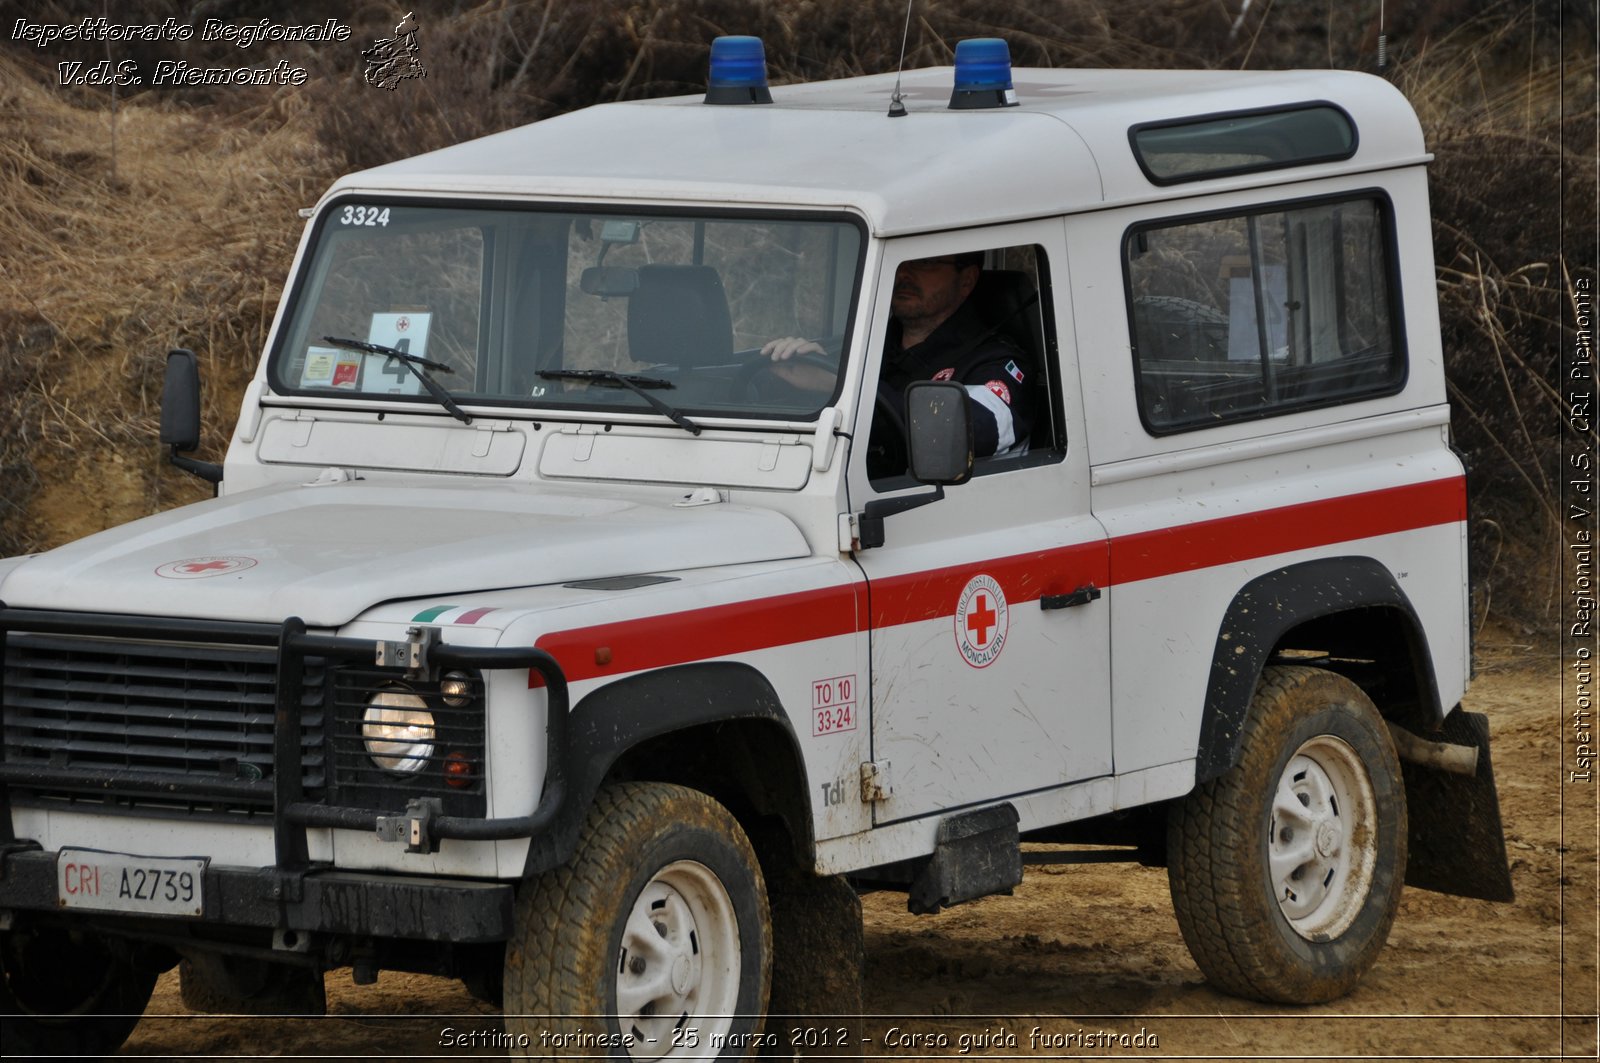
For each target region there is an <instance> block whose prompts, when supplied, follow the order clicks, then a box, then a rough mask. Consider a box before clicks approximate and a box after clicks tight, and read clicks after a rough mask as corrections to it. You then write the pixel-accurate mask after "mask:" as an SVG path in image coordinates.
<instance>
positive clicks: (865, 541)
mask: <svg viewBox="0 0 1600 1063" xmlns="http://www.w3.org/2000/svg"><path fill="white" fill-rule="evenodd" d="M943 498H944V488H943V487H935V488H934V489H933V491H932V492H931V493H929V494H925V495H897V496H896V497H894V498H875V499H873V500H872V501H871V502H868V503H867V505H866V508H865V509H864V510H862V512H861V516H860V517H859V518H858V519H857V521H856V528H857V531H858V532H859V533H860V535H859V541H860V543H861V549H863V550H870V549H872V548H873V547H877V546H882V545H883V544H884V538H883V521H884V518H885V517H892V516H894V515H895V514H896V513H904V512H906V511H907V510H910V509H919V508H921V507H922V506H926V505H928V504H930V503H933V502H938V501H940V500H941V499H943Z"/></svg>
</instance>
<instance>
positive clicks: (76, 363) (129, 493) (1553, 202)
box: [0, 0, 1595, 630]
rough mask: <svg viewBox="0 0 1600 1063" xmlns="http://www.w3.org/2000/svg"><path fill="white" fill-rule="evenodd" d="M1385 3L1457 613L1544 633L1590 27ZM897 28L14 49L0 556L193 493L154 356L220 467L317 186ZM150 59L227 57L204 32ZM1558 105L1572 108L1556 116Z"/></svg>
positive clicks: (1103, 46) (1315, 52)
mask: <svg viewBox="0 0 1600 1063" xmlns="http://www.w3.org/2000/svg"><path fill="white" fill-rule="evenodd" d="M0 3H3V0H0ZM101 6H102V5H101V0H44V2H42V3H41V4H40V5H39V10H38V11H37V12H35V14H34V17H36V18H41V19H43V18H46V17H52V18H55V19H57V20H62V21H71V20H74V19H76V18H78V17H81V16H82V15H84V14H93V15H98V14H100V13H101ZM142 6H143V8H145V9H147V10H145V11H144V12H143V15H145V16H147V17H148V18H149V19H150V20H151V21H158V20H159V19H160V18H161V17H163V16H164V15H166V14H172V15H174V16H175V17H179V18H182V17H184V15H185V11H184V10H183V9H181V6H180V5H179V4H178V3H177V0H148V2H147V3H145V4H144V5H142ZM213 6H216V5H213ZM258 6H262V5H256V4H252V3H250V2H249V0H234V2H231V3H229V4H226V5H222V6H221V7H218V10H219V11H220V12H221V17H225V18H228V19H230V20H234V21H252V20H254V19H255V18H258V17H261V16H262V15H269V16H270V17H272V18H274V19H276V20H280V21H312V20H315V19H319V18H321V17H323V13H322V11H321V9H320V7H318V6H317V5H313V4H310V3H309V2H305V3H302V2H300V0H289V2H287V3H280V4H277V5H272V7H271V10H270V11H269V10H266V9H265V7H263V9H262V10H260V11H257V10H256V8H257V7H258ZM1377 6H1378V5H1377V3H1376V0H1371V2H1367V0H1361V2H1357V3H1353V4H1337V5H1336V4H1331V3H1330V4H1327V5H1307V4H1287V3H1282V2H1279V3H1276V4H1274V3H1271V2H1263V0H1256V2H1254V3H1252V4H1251V5H1250V9H1249V12H1248V14H1247V15H1246V16H1245V17H1244V18H1243V19H1240V18H1239V10H1240V2H1239V0H1125V2H1122V3H1116V4H1113V3H1111V2H1110V0H1026V2H1025V0H917V3H916V4H915V7H914V18H913V21H912V24H911V26H910V30H909V34H908V35H907V42H906V43H907V56H906V63H907V66H908V67H916V66H924V65H929V64H935V63H947V62H949V61H950V57H951V50H952V48H953V45H954V42H955V41H956V40H958V39H960V38H961V37H966V36H973V35H980V34H995V33H998V34H1003V35H1004V36H1006V37H1007V38H1008V39H1009V40H1010V42H1011V47H1012V51H1013V55H1014V57H1015V59H1016V61H1017V62H1018V63H1019V64H1023V65H1046V66H1071V65H1075V66H1124V67H1134V66H1145V67H1174V66H1201V67H1223V68H1237V67H1244V66H1249V67H1257V68H1259V67H1288V66H1321V65H1332V66H1344V67H1356V68H1362V69H1370V68H1371V65H1372V60H1373V55H1374V52H1375V48H1376V26H1377V22H1376V14H1377ZM222 7H225V8H226V10H222ZM1388 8H1389V9H1390V10H1389V19H1390V22H1389V25H1388V27H1387V28H1388V30H1389V32H1390V34H1391V50H1392V54H1393V55H1394V56H1395V57H1396V64H1395V66H1394V68H1393V76H1394V77H1395V79H1396V81H1397V83H1398V84H1399V85H1400V86H1401V88H1402V89H1404V91H1405V92H1406V93H1407V95H1408V96H1409V97H1410V98H1411V99H1412V101H1413V102H1414V103H1415V104H1416V106H1417V108H1418V111H1419V114H1420V115H1421V117H1422V119H1423V123H1424V127H1425V129H1426V130H1427V132H1428V137H1429V142H1430V145H1431V147H1432V148H1433V150H1434V151H1435V152H1436V154H1437V161H1436V162H1435V164H1434V167H1433V170H1432V175H1431V181H1432V189H1433V199H1434V215H1435V234H1436V236H1435V254H1436V258H1437V261H1438V267H1439V272H1438V277H1439V295H1440V307H1441V316H1442V324H1443V328H1444V334H1445V345H1446V351H1447V357H1448V369H1449V375H1450V386H1451V397H1452V401H1453V402H1454V404H1455V409H1456V418H1455V425H1454V429H1455V437H1456V440H1457V442H1458V444H1459V445H1461V446H1462V447H1463V449H1464V450H1465V451H1466V454H1467V458H1468V461H1469V463H1470V476H1471V483H1472V490H1473V497H1474V504H1475V523H1474V527H1473V541H1474V564H1475V573H1474V582H1475V589H1476V590H1477V591H1478V592H1479V599H1480V606H1481V608H1483V609H1488V608H1491V607H1492V608H1493V609H1494V610H1495V611H1496V613H1497V614H1499V615H1500V616H1501V617H1502V618H1503V619H1506V620H1508V621H1509V622H1510V623H1512V624H1514V625H1516V626H1517V627H1518V628H1520V629H1523V630H1532V629H1535V628H1538V627H1547V626H1548V625H1547V624H1545V623H1543V622H1544V621H1545V620H1546V618H1547V617H1548V616H1549V615H1550V610H1551V609H1552V608H1553V605H1554V602H1555V601H1556V600H1557V596H1556V595H1555V594H1554V582H1553V581H1554V578H1555V573H1554V568H1553V565H1552V561H1553V559H1554V557H1556V556H1557V555H1558V554H1559V551H1558V550H1557V549H1555V548H1553V546H1552V545H1551V543H1552V537H1553V536H1554V535H1555V534H1556V527H1557V521H1558V518H1559V514H1557V513H1556V512H1555V509H1554V501H1553V500H1554V498H1555V496H1556V486H1555V485H1556V483H1557V482H1558V479H1557V472H1558V470H1557V468H1556V463H1557V460H1558V452H1559V446H1560V443H1561V440H1562V433H1563V432H1565V431H1568V429H1566V428H1565V427H1564V422H1563V419H1562V417H1561V409H1560V401H1559V400H1560V396H1559V395H1558V394H1557V392H1556V390H1555V385H1556V383H1557V361H1558V359H1559V352H1560V351H1561V350H1563V349H1564V348H1565V347H1567V346H1569V345H1570V342H1571V331H1570V325H1569V323H1570V320H1571V309H1570V306H1569V305H1568V295H1569V292H1570V285H1571V282H1572V277H1573V275H1574V272H1575V271H1580V270H1588V271H1591V272H1592V270H1593V268H1594V265H1593V263H1588V262H1567V261H1563V260H1562V259H1561V257H1560V240H1559V234H1560V233H1561V231H1562V229H1563V227H1564V226H1565V227H1567V228H1570V229H1571V230H1573V231H1580V232H1591V233H1592V232H1593V231H1594V227H1595V220H1594V217H1593V205H1594V192H1595V189H1594V176H1593V169H1592V166H1589V165H1586V163H1589V162H1592V160H1593V158H1594V157H1595V142H1594V129H1595V122H1594V117H1595V116H1594V113H1593V110H1592V101H1593V100H1594V98H1595V94H1594V86H1593V84H1592V82H1590V81H1585V80H1584V78H1585V77H1589V76H1592V70H1593V65H1592V63H1589V64H1585V63H1583V62H1574V63H1572V64H1571V65H1569V66H1568V67H1566V68H1563V67H1562V65H1561V63H1560V56H1559V55H1558V54H1557V48H1556V47H1555V43H1556V31H1557V29H1558V28H1559V25H1560V23H1561V20H1562V19H1563V18H1566V19H1568V20H1569V21H1570V20H1574V19H1578V20H1579V21H1578V22H1575V23H1574V26H1573V28H1574V30H1575V31H1576V32H1574V33H1572V34H1571V36H1572V37H1573V38H1579V37H1581V36H1583V34H1584V33H1585V32H1586V31H1591V30H1592V22H1583V21H1582V19H1580V17H1579V16H1582V17H1583V18H1592V15H1590V14H1587V13H1586V12H1587V9H1583V10H1581V11H1580V10H1578V8H1577V7H1574V6H1572V5H1527V4H1525V3H1520V2H1513V0H1493V2H1490V3H1488V4H1484V3H1482V2H1480V0H1431V2H1425V3H1421V4H1405V5H1400V4H1393V3H1391V4H1389V5H1388ZM905 10H906V8H905V3H904V0H854V2H852V0H785V2H783V3H775V2H768V3H755V2H752V0H606V2H600V0H529V2H521V3H512V2H510V0H479V2H471V0H468V2H467V3H465V4H458V5H456V6H455V10H454V12H453V13H452V14H450V15H449V16H445V15H443V14H437V15H432V16H426V17H425V20H424V21H423V23H422V36H421V45H422V48H423V53H422V58H423V61H424V63H425V64H426V66H427V68H428V70H429V77H428V78H427V79H424V80H422V81H418V82H411V83H408V84H407V85H406V86H404V88H403V90H402V91H397V92H393V93H388V92H377V91H374V90H372V89H371V88H370V87H369V86H367V85H365V84H364V83H363V82H362V80H361V78H360V71H359V69H358V68H357V66H356V63H355V61H354V58H353V51H352V50H351V49H348V48H346V49H342V50H341V49H339V48H332V47H328V46H319V47H309V46H297V47H295V48H284V49H280V50H278V51H274V50H272V49H271V48H267V47H262V46H258V47H257V48H255V49H253V50H252V52H251V54H250V55H249V56H248V61H249V62H251V63H253V64H262V65H266V64H270V62H271V61H272V60H274V59H276V58H277V57H278V55H279V54H283V55H287V56H288V57H290V58H291V59H292V60H293V61H295V62H300V63H304V64H306V65H307V66H308V68H309V69H311V71H312V73H313V75H314V76H313V79H312V81H311V83H309V84H308V85H307V86H305V87H304V88H300V89H286V90H277V91H271V90H237V89H233V90H225V91H213V92H209V93H207V92H201V91H152V92H147V93H145V94H143V95H141V96H138V97H136V98H135V99H132V100H128V99H122V100H119V101H118V102H117V104H116V107H115V110H114V111H113V109H112V108H111V106H110V100H109V98H108V96H107V94H106V93H104V92H88V93H84V92H71V91H68V90H63V89H60V88H56V87H53V86H51V85H49V84H48V81H49V79H50V74H51V73H52V72H51V71H49V70H46V69H45V68H44V67H43V66H41V65H39V59H40V56H38V55H37V54H35V53H33V52H32V51H31V50H27V51H26V54H23V53H22V52H21V51H19V50H18V49H17V48H15V47H13V48H12V51H11V54H12V58H9V59H8V58H5V57H4V56H3V55H0V556H4V555H6V554H10V553H16V552H21V551H26V550H31V549H38V548H43V547H46V546H49V545H53V544H55V543H58V542H61V541H64V540H66V539H68V538H72V537H75V536H76V535H79V534H83V533H85V532H87V531H92V530H94V529H95V528H98V527H101V526H105V525H108V524H112V523H116V522H119V521H122V520H125V519H128V518H129V517H133V516H137V515H141V514H143V513H147V512H152V511H154V510H157V509H160V508H164V507H166V506H168V505H171V504H173V503H174V502H177V501H182V500H188V499H190V498H193V497H197V495H198V493H199V491H198V488H197V486H196V484H195V481H192V480H189V479H188V478H185V477H182V476H177V475H172V474H169V473H164V472H162V471H161V469H162V466H161V465H160V462H159V455H158V454H157V451H156V447H155V446H154V439H155V424H154V421H155V416H156V405H157V398H158V391H159V386H160V371H161V365H162V362H163V352H164V351H165V350H166V349H167V348H168V347H171V346H188V347H192V348H194V349H195V350H196V351H197V352H198V353H199V354H200V356H201V359H202V365H203V371H204V375H205V380H206V383H207V385H208V388H209V391H208V401H207V404H206V406H207V409H206V424H207V426H208V435H207V439H206V443H205V449H206V451H207V453H208V455H209V456H213V457H214V456H217V455H219V454H220V453H221V451H222V448H223V447H224V445H225V442H226V434H227V431H228V428H229V425H230V424H231V421H232V419H233V416H234V413H235V410H236V408H237V402H238V396H239V392H240V389H241V388H242V387H243V384H244V382H245V381H246V380H247V379H248V378H249V375H250V371H251V366H252V365H253V363H254V361H255V359H256V357H257V355H258V353H259V351H260V349H261V346H262V341H263V338H264V335H265V332H266V329H267V326H268V324H269V322H270V320H271V315H272V312H273V308H274V305H275V303H276V300H277V298H278V295H279V290H280V286H281V284H282V279H283V277H284V275H285V273H286V270H287V267H288V264H289V260H290V256H291V254H292V250H293V245H294V241H295V239H296V238H297V236H298V234H299V231H300V223H299V220H298V219H297V218H296V217H295V216H294V213H293V211H294V208H296V207H299V206H303V205H306V204H309V203H311V202H313V201H314V200H315V198H316V197H317V196H318V195H319V194H320V192H321V190H322V189H323V188H324V187H325V186H326V184H327V183H328V182H329V181H330V180H331V179H332V178H333V177H334V176H335V175H336V174H338V173H340V172H344V171H347V170H351V169H358V168H362V167H366V166H371V165H375V164H378V163H382V162H387V161H389V160H391V159H394V158H398V157H402V156H405V155H411V154H416V153H418V152H421V151H425V150H429V149H432V148H436V147H440V146H443V145H445V144H449V143H454V142H457V141H460V140H463V139H467V138H469V137H473V136H478V135H482V134H485V133H489V132H493V131H495V130H498V129H502V128H505V127H508V126H511V125H515V124H518V123H521V122H526V121H532V120H535V119H538V118H542V117H547V116H549V115H552V114H556V113H560V112H563V111H567V110H571V109H573V108H576V107H580V106H585V105H587V104H590V103H595V102H602V101H607V100H615V99H626V98H637V97H643V96H658V95H665V94H669V93H682V92H693V91H696V90H697V89H698V88H699V87H700V85H701V84H702V78H703V76H704V69H705V57H706V49H707V45H708V42H709V40H710V39H711V38H712V37H713V36H715V35H717V34H719V33H727V32H740V33H755V34H759V35H761V36H762V37H763V38H765V40H766V42H767V49H768V57H769V62H770V65H771V69H772V74H773V77H774V80H776V81H780V82H782V81H790V80H802V79H805V80H809V79H815V78H821V77H835V76H844V75H851V74H858V73H864V72H876V71H881V70H888V69H893V68H894V66H895V63H896V61H897V59H898V56H899V51H900V46H901V31H902V17H903V15H904V13H905ZM1574 12H1576V14H1574ZM395 14H396V12H395V11H391V10H389V8H388V5H381V4H372V5H362V6H359V7H355V8H352V9H351V10H350V11H349V12H347V13H346V14H345V16H344V17H345V19H346V21H347V22H348V23H349V24H350V25H351V26H352V28H353V30H354V34H353V39H354V40H355V41H357V42H360V41H366V40H370V39H373V38H376V37H380V36H387V35H388V33H389V30H390V29H391V28H392V23H393V19H394V17H395ZM158 50H159V51H160V53H161V56H162V57H168V58H186V59H190V60H191V61H196V62H213V63H215V62H220V61H224V60H227V61H231V62H237V61H238V58H237V55H234V56H233V57H231V58H230V57H229V54H228V50H227V48H226V47H223V48H221V50H220V52H219V48H218V46H216V45H210V46H201V45H199V44H195V45H192V46H189V47H188V48H187V50H186V49H185V48H184V47H180V46H162V47H161V48H160V49H158ZM80 51H81V52H82V54H76V53H70V54H69V50H67V49H64V48H60V47H58V48H55V49H52V50H51V51H50V52H49V53H48V54H47V55H46V56H45V57H44V58H47V59H49V60H50V61H55V60H58V59H62V58H85V59H90V60H93V59H98V58H102V57H103V55H101V54H100V53H101V52H103V51H104V48H103V46H98V50H95V49H87V50H86V49H81V48H80ZM130 54H131V53H130ZM138 58H141V61H150V62H153V58H154V55H153V54H152V55H151V56H142V55H141V56H138ZM411 90H415V91H411ZM1563 91H1565V93H1566V97H1567V99H1568V100H1569V101H1572V100H1584V101H1589V105H1588V107H1586V108H1585V109H1579V110H1576V111H1575V110H1573V109H1571V106H1570V103H1569V109H1568V111H1567V112H1566V113H1563V112H1562V111H1561V109H1560V105H1559V102H1558V101H1559V100H1560V98H1561V95H1562V92H1563ZM1563 181H1566V182H1567V187H1566V188H1565V190H1564V191H1565V192H1566V214H1565V215H1563V214H1562V209H1561V199H1562V197H1561V194H1560V193H1561V192H1562V191H1563V189H1562V182H1563ZM1589 441H1590V442H1591V443H1592V442H1593V439H1592V437H1591V439H1590V440H1589ZM1530 577H1531V578H1530Z"/></svg>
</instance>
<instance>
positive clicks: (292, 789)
mask: <svg viewBox="0 0 1600 1063" xmlns="http://www.w3.org/2000/svg"><path fill="white" fill-rule="evenodd" d="M12 631H18V632H27V633H30V634H41V635H80V636H88V637H101V638H124V639H136V640H140V641H152V640H154V641H171V642H195V643H211V644H227V645H245V646H257V647H276V650H277V682H276V687H275V693H274V698H275V700H274V709H273V736H272V755H273V772H272V777H271V778H270V779H261V780H246V779H228V780H223V779H217V778H207V779H190V778H183V777H175V776H170V775H168V776H161V775H154V774H152V775H147V776H145V777H143V778H140V777H139V776H138V775H137V774H134V773H128V774H125V773H123V772H113V771H98V772H96V771H85V770H84V769H83V768H81V767H80V768H71V767H56V766H52V765H44V764H12V763H3V762H0V852H3V851H4V850H6V849H16V848H18V847H19V843H18V840H17V838H16V837H15V835H14V833H13V827H12V821H11V799H10V789H11V787H12V786H49V785H52V784H56V785H59V784H71V785H73V786H75V787H80V788H81V787H83V786H84V785H85V784H86V783H87V784H89V785H90V786H93V785H96V784H99V785H101V786H104V787H106V788H110V787H111V786H112V785H113V784H114V785H115V786H116V787H117V788H119V789H121V790H128V789H145V790H147V791H148V792H149V793H151V794H161V795H164V796H169V797H195V798H200V799H203V798H216V797H217V796H219V795H223V796H239V797H250V796H255V797H261V796H264V795H266V794H267V793H268V792H270V795H271V798H272V826H273V837H274V848H275V852H274V855H275V861H276V865H277V869H278V870H279V871H283V872H301V871H304V870H305V869H306V868H307V867H308V866H309V863H310V861H309V858H308V856H307V847H306V830H307V828H310V827H332V828H338V829H342V830H366V831H373V832H376V831H378V830H379V828H380V821H383V820H388V821H393V820H394V819H396V816H395V815H394V814H393V813H386V812H381V811H377V810H374V809H368V808H353V807H342V806H337V805H328V804H323V803H319V802H314V801H310V800H307V798H306V794H305V789H304V779H303V777H302V775H303V764H302V760H301V747H300V741H301V739H300V735H301V718H300V717H301V700H302V687H303V685H304V675H305V661H306V658H308V657H319V658H324V659H332V660H342V661H362V662H366V663H367V664H369V665H370V664H372V663H373V662H374V661H375V660H376V659H377V656H378V654H379V651H380V646H381V645H382V644H381V643H380V642H378V641H377V640H374V639H360V638H344V637H337V636H331V635H314V634H309V633H307V631H306V626H305V624H304V622H302V621H301V620H300V619H299V618H298V617H290V618H289V619H287V620H285V621H284V622H283V623H282V624H279V625H273V624H261V623H248V622H240V621H204V620H190V619H172V618H167V617H143V616H127V615H114V614H99V613H69V612H56V611H50V610H40V609H13V608H8V607H6V606H5V605H4V604H3V603H0V665H3V662H4V660H5V644H6V639H7V636H8V635H9V633H10V632H12ZM427 656H428V664H429V666H430V667H431V666H443V667H449V666H459V667H463V668H479V669H486V670H493V669H518V670H524V669H531V670H532V671H535V672H538V673H539V675H540V676H541V677H543V679H544V687H545V692H546V695H547V698H548V700H547V702H546V721H545V734H546V741H547V743H548V744H547V746H546V749H547V755H546V758H545V760H546V765H545V779H544V789H543V792H542V793H541V794H540V797H539V803H538V805H537V806H536V807H535V808H534V810H533V811H532V812H531V813H529V814H528V815H525V816H508V817H500V818H494V819H488V818H472V817H461V816H444V815H432V814H428V813H426V812H424V813H422V815H423V816H424V819H425V822H424V824H423V827H424V829H425V834H426V837H427V838H428V839H444V838H453V839H458V840H469V841H498V840H503V839H512V838H530V837H533V836H535V835H537V834H540V833H542V832H543V831H545V830H546V829H548V828H549V826H550V825H551V824H552V823H553V822H554V821H555V819H556V817H557V815H559V814H560V812H561V808H562V804H563V802H564V801H565V799H566V795H567V780H566V762H567V712H568V708H569V702H568V695H567V681H566V676H565V674H564V673H563V672H562V670H561V666H560V664H559V663H557V661H556V659H555V658H554V657H552V656H550V654H548V653H546V652H545V651H543V650H539V649H535V648H533V647H531V646H530V647H476V646H453V645H450V644H449V643H435V644H433V645H431V646H429V647H428V650H427ZM4 707H5V706H4V686H3V684H0V714H3V711H4ZM407 815H410V813H409V812H408V813H407ZM416 830H417V828H416V825H415V824H413V828H412V833H413V838H415V836H416ZM22 845H23V846H24V847H25V846H26V843H22Z"/></svg>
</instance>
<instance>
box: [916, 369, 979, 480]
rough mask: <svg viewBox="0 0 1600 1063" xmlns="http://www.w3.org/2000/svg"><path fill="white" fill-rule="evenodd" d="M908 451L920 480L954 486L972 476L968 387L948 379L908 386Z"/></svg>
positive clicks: (920, 382) (922, 381)
mask: <svg viewBox="0 0 1600 1063" xmlns="http://www.w3.org/2000/svg"><path fill="white" fill-rule="evenodd" d="M906 451H907V455H908V457H909V458H910V465H911V478H912V479H914V480H916V481H917V482H918V483H925V484H943V485H946V486H952V487H953V486H955V485H956V484H964V483H966V482H967V481H968V480H970V479H972V462H973V457H972V451H973V443H972V413H971V411H970V410H969V409H968V408H967V389H966V388H964V387H962V386H961V385H960V384H957V383H955V382H953V381H948V380H919V381H917V382H915V383H913V384H911V385H909V386H908V387H907V388H906Z"/></svg>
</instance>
